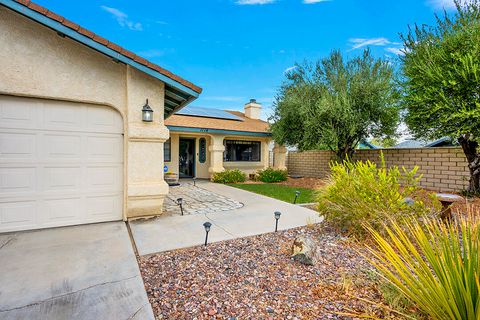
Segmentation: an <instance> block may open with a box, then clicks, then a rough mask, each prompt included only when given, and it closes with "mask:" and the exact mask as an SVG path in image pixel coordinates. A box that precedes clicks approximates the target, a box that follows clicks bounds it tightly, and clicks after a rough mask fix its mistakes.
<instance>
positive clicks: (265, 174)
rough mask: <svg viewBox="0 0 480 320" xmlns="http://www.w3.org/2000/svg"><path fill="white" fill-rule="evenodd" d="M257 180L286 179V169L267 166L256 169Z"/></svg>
mask: <svg viewBox="0 0 480 320" xmlns="http://www.w3.org/2000/svg"><path fill="white" fill-rule="evenodd" d="M257 174H258V180H260V181H262V182H266V183H272V182H281V181H286V180H287V178H288V172H287V170H280V169H274V168H267V169H264V170H260V171H258V173H257Z"/></svg>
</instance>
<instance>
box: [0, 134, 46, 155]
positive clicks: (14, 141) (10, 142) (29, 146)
mask: <svg viewBox="0 0 480 320" xmlns="http://www.w3.org/2000/svg"><path fill="white" fill-rule="evenodd" d="M36 140H37V136H36V135H35V134H27V133H17V132H7V131H0V157H1V159H2V160H4V159H5V160H6V159H8V158H11V159H13V158H15V159H34V158H35V157H36V151H37V149H36V145H37V141H36Z"/></svg>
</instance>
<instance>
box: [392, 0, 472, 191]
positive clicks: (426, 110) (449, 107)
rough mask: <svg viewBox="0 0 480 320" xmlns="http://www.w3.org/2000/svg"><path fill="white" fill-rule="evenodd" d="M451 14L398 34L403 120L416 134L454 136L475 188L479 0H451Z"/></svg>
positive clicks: (423, 135) (431, 137)
mask: <svg viewBox="0 0 480 320" xmlns="http://www.w3.org/2000/svg"><path fill="white" fill-rule="evenodd" d="M455 3H456V7H457V10H456V13H454V14H453V15H451V16H449V15H448V14H447V13H444V14H443V15H442V16H437V19H436V24H435V25H434V26H422V27H419V26H415V27H414V28H411V29H410V31H409V32H408V34H406V35H403V36H402V38H403V41H404V56H403V57H401V62H402V67H401V69H402V73H403V77H402V78H403V89H404V98H405V99H404V107H405V110H406V118H405V120H406V123H407V125H408V127H409V128H410V130H411V131H412V133H413V134H414V135H415V136H416V137H419V138H426V139H438V138H441V137H444V136H449V137H451V138H453V139H456V140H458V142H459V144H460V145H461V147H462V149H463V152H464V153H465V156H466V159H467V161H468V167H469V170H470V185H469V191H470V192H472V193H478V192H479V191H480V185H479V183H480V154H479V152H478V151H479V150H478V147H479V141H480V140H479V139H480V1H478V0H475V1H469V2H463V3H460V2H459V1H456V2H455Z"/></svg>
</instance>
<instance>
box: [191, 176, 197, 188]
mask: <svg viewBox="0 0 480 320" xmlns="http://www.w3.org/2000/svg"><path fill="white" fill-rule="evenodd" d="M192 180H193V186H194V187H195V186H196V183H195V181H197V178H195V177H193V179H192Z"/></svg>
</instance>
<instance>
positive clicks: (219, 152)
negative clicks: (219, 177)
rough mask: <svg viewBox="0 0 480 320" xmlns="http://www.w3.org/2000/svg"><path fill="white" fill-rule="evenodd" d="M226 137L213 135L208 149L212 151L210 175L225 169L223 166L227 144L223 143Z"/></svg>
mask: <svg viewBox="0 0 480 320" xmlns="http://www.w3.org/2000/svg"><path fill="white" fill-rule="evenodd" d="M224 138H225V137H224V136H213V135H212V136H211V139H210V141H211V142H210V146H209V147H208V151H209V152H210V167H209V168H208V172H209V173H210V175H212V174H214V173H215V172H222V171H224V170H225V168H224V167H223V152H224V151H225V146H224V145H223V139H224Z"/></svg>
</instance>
